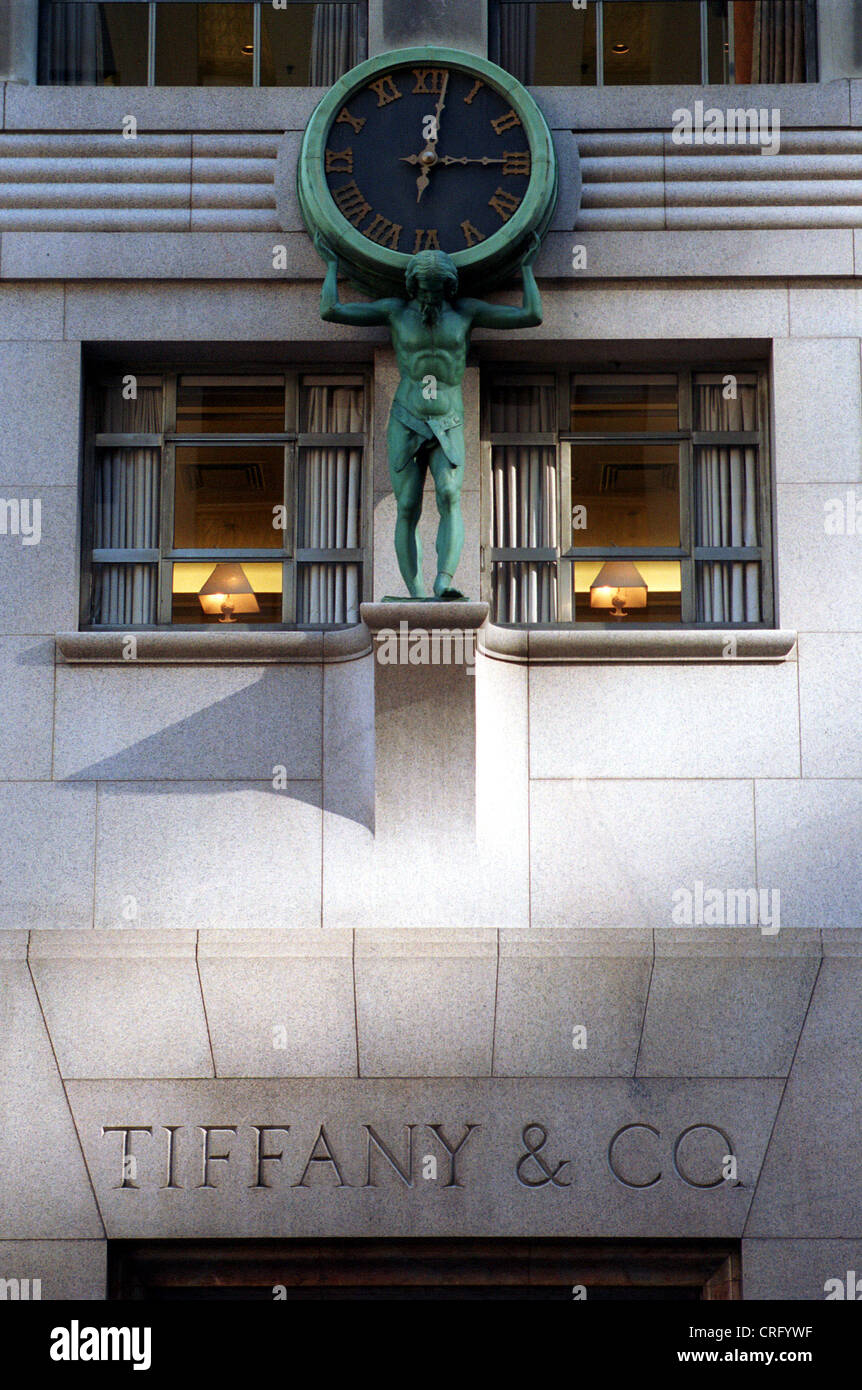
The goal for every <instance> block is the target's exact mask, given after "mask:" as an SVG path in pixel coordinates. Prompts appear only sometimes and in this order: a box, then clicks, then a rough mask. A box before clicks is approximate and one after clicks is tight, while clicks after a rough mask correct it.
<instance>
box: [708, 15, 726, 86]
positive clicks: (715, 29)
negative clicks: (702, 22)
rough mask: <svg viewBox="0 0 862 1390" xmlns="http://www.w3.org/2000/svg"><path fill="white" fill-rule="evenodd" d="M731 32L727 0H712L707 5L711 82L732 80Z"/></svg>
mask: <svg viewBox="0 0 862 1390" xmlns="http://www.w3.org/2000/svg"><path fill="white" fill-rule="evenodd" d="M729 37H730V32H729V29H728V21H727V0H710V3H709V5H708V6H707V52H708V54H709V80H710V82H719V83H727V82H729V81H730V45H729Z"/></svg>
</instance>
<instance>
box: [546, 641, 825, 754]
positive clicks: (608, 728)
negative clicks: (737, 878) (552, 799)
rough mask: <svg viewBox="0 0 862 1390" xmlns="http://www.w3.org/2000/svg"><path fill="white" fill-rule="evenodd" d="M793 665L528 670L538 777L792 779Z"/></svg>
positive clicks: (795, 733)
mask: <svg viewBox="0 0 862 1390" xmlns="http://www.w3.org/2000/svg"><path fill="white" fill-rule="evenodd" d="M798 739H799V720H798V709H797V696H796V672H795V668H794V666H793V665H792V664H790V663H787V664H783V665H776V666H743V665H734V662H733V660H732V659H730V658H729V659H728V660H727V661H726V662H725V663H724V664H723V665H721V666H718V665H714V666H702V667H691V666H688V667H684V666H679V665H676V664H674V665H668V666H660V665H655V666H651V665H646V664H644V665H642V666H637V667H625V668H624V667H614V666H585V667H582V668H573V667H566V666H558V667H540V668H538V669H532V670H531V672H530V772H531V775H532V776H533V777H540V778H541V777H644V778H661V777H763V776H766V777H769V776H773V777H794V776H798V774H799V742H798Z"/></svg>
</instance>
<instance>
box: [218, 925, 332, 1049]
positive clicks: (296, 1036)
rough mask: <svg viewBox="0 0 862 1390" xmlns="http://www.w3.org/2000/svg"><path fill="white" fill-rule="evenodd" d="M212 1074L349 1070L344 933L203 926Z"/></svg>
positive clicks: (317, 930) (318, 930) (316, 930)
mask: <svg viewBox="0 0 862 1390" xmlns="http://www.w3.org/2000/svg"><path fill="white" fill-rule="evenodd" d="M198 960H199V968H200V976H201V986H202V988H203V995H204V1001H205V1004H206V1016H207V1021H208V1024H209V1032H210V1038H211V1040H212V1049H213V1057H214V1059H215V1068H216V1075H217V1076H356V1075H357V1063H356V1015H355V1009H354V1002H353V941H352V937H351V934H350V932H345V931H321V930H320V929H319V928H317V929H315V930H312V931H290V932H285V931H281V932H247V931H226V932H218V931H216V932H211V931H203V932H202V933H201V938H200V948H199V957H198Z"/></svg>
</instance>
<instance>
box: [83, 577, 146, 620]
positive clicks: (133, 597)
mask: <svg viewBox="0 0 862 1390" xmlns="http://www.w3.org/2000/svg"><path fill="white" fill-rule="evenodd" d="M158 587H159V581H158V566H157V565H94V566H93V604H92V613H91V617H90V621H91V622H92V623H94V624H95V625H96V626H97V627H120V626H132V625H133V624H138V625H141V624H144V625H151V624H153V623H155V621H156V595H157V593H158Z"/></svg>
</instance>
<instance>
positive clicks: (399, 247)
mask: <svg viewBox="0 0 862 1390" xmlns="http://www.w3.org/2000/svg"><path fill="white" fill-rule="evenodd" d="M297 183H298V193H299V203H300V208H301V209H302V214H303V218H304V220H305V224H306V227H307V228H308V230H309V232H310V233H311V235H312V236H313V235H314V234H315V233H317V232H320V233H321V235H322V236H323V237H324V239H325V240H326V241H327V242H328V243H329V245H330V246H331V247H332V249H333V251H335V252H336V254H337V255H338V257H339V259H340V261H341V262H342V265H343V268H344V270H345V272H346V273H347V274H348V275H349V277H350V278H351V279H352V280H353V281H354V282H355V283H356V284H357V285H358V287H359V288H360V289H362V290H364V291H365V292H366V293H371V294H380V295H386V294H393V293H394V294H403V292H404V270H405V267H406V266H407V264H408V262H409V260H410V257H411V256H412V255H414V254H415V253H416V252H418V251H423V250H429V249H433V250H441V251H446V252H448V254H449V255H450V256H451V257H452V258H453V260H454V262H455V264H456V266H457V267H458V271H459V275H460V280H461V288H462V290H463V291H468V292H472V293H476V292H478V291H480V290H482V289H485V288H488V287H489V286H493V285H494V284H499V283H501V282H502V281H504V280H506V279H507V278H509V277H510V276H511V275H513V274H514V272H515V271H516V270H517V268H518V266H519V264H520V261H521V259H522V258H523V256H524V255H525V254H526V252H527V250H528V249H529V247H530V246H531V245H533V244H534V237H533V234H534V233H538V234H539V236H542V235H543V234H544V232H545V231H546V230H547V227H548V224H549V222H550V220H551V217H552V215H553V211H554V206H555V203H556V197H557V163H556V157H555V152H554V145H553V140H552V138H551V133H550V131H549V130H548V127H547V124H546V122H545V119H544V117H543V115H542V113H541V111H540V110H539V108H538V106H537V105H536V103H535V101H534V100H533V98H532V97H531V96H530V94H529V92H527V90H526V89H525V88H524V87H522V86H521V84H520V83H519V82H518V81H516V79H515V78H514V77H512V76H511V75H510V74H509V73H507V72H504V71H503V69H502V68H499V67H497V66H496V65H495V64H494V63H490V62H487V61H486V60H485V59H481V58H476V57H473V56H472V55H471V54H468V53H460V52H457V51H455V50H453V49H448V48H436V47H423V48H407V49H399V50H397V51H396V52H394V53H387V54H382V55H378V56H377V57H376V58H372V59H369V61H368V62H365V63H361V64H360V65H359V66H358V67H355V68H353V69H352V71H350V72H348V73H346V74H345V75H344V77H342V78H340V79H339V81H338V82H336V83H335V85H334V86H333V87H332V88H331V90H330V91H329V92H328V93H327V94H326V96H325V97H324V98H323V100H322V101H321V102H320V104H319V105H318V106H317V108H316V109H315V111H314V113H313V114H312V117H311V120H310V121H309V123H308V126H307V128H306V131H305V135H304V138H303V142H302V148H301V151H300V157H299V165H298V173H297Z"/></svg>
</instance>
